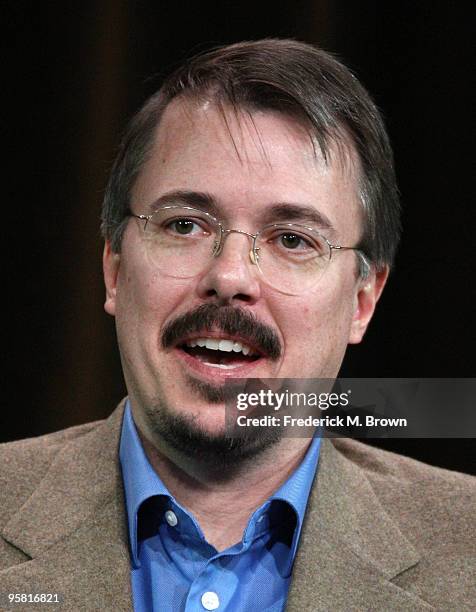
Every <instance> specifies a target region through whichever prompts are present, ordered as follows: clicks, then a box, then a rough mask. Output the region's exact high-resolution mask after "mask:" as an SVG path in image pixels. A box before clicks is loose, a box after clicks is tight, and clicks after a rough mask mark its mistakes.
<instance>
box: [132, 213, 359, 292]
mask: <svg viewBox="0 0 476 612" xmlns="http://www.w3.org/2000/svg"><path fill="white" fill-rule="evenodd" d="M172 208H180V209H181V210H192V211H195V212H198V213H200V214H202V215H206V216H207V217H210V219H212V220H213V221H214V222H215V223H216V224H217V225H218V227H219V228H220V239H219V240H215V244H214V247H213V251H212V256H213V257H218V256H219V255H220V253H221V251H222V250H223V246H224V243H225V236H228V235H230V234H243V235H244V236H248V237H249V238H252V245H251V251H250V260H251V263H252V264H254V265H256V266H258V268H259V253H258V251H259V250H260V247H258V246H256V241H257V240H258V238H259V236H260V235H261V234H262V233H263V232H264V230H266V229H268V228H269V227H273V226H276V227H283V226H284V227H286V226H290V227H291V228H292V227H302V228H303V229H306V230H309V231H311V232H313V233H315V234H317V235H318V236H319V237H320V238H322V239H323V240H325V242H326V243H327V246H328V247H329V263H330V262H331V259H332V251H355V252H356V254H357V255H358V256H359V260H360V266H359V267H360V277H361V278H362V279H364V280H365V279H366V278H367V277H368V276H369V274H370V262H369V261H368V259H367V255H366V254H365V253H364V251H363V250H362V249H361V248H359V247H358V246H355V247H349V246H342V245H339V244H332V243H331V242H330V241H329V240H328V239H327V238H326V237H325V236H324V235H323V234H321V233H320V232H319V231H318V230H316V229H315V228H313V227H309V226H307V225H301V224H299V223H269V224H267V225H265V226H264V227H263V228H261V230H259V231H258V232H256V234H250V232H245V231H244V230H240V229H231V228H230V229H228V228H225V227H224V225H223V223H222V222H221V221H219V220H218V219H217V218H216V217H214V216H213V215H211V214H210V213H208V212H206V211H204V210H200V209H199V208H194V207H193V206H179V205H175V204H171V205H168V206H160V207H159V208H157V209H156V210H154V212H152V213H150V215H143V214H142V215H137V214H136V213H134V212H132V210H131V209H130V208H127V210H126V214H125V216H126V217H134V218H136V219H139V220H140V221H145V223H144V228H143V231H144V232H145V231H146V228H147V223H148V222H149V221H150V220H151V219H152V217H153V216H154V215H155V214H156V213H157V212H159V211H161V210H169V209H172ZM259 269H260V268H259Z"/></svg>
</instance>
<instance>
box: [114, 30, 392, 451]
mask: <svg viewBox="0 0 476 612" xmlns="http://www.w3.org/2000/svg"><path fill="white" fill-rule="evenodd" d="M187 207H188V208H187ZM157 209H159V212H158V213H156V212H155V211H156V210H157ZM190 209H193V210H190ZM152 215H154V216H153V217H152ZM141 216H143V217H148V218H146V219H140V218H137V217H141ZM291 223H292V224H293V225H292V226H291V225H288V224H291ZM283 225H284V228H286V231H284V229H283ZM102 227H103V231H104V235H105V238H106V248H105V257H104V268H105V279H106V289H107V299H106V310H107V311H108V312H109V313H110V314H113V315H114V316H116V323H117V330H118V339H119V345H120V350H121V357H122V362H123V368H124V374H125V378H126V384H127V386H128V390H129V394H130V397H131V403H132V406H133V410H134V416H135V419H136V422H137V423H138V425H139V428H140V429H141V431H142V433H143V434H144V435H145V436H146V437H147V438H148V439H149V440H150V441H151V442H152V443H153V444H155V445H156V446H158V447H160V445H161V444H164V443H165V444H168V445H169V446H172V447H175V450H176V451H178V452H179V451H180V448H182V449H183V446H184V445H185V442H186V440H192V438H193V436H195V437H194V438H193V442H192V445H194V446H195V448H199V449H200V452H206V449H207V448H212V447H213V445H215V448H216V449H217V451H218V449H221V451H223V449H224V448H225V446H226V445H227V444H229V441H226V440H223V438H222V437H221V435H220V434H221V432H222V430H223V422H224V419H223V414H224V413H223V405H222V402H223V392H222V390H223V382H224V381H225V380H226V379H227V378H229V377H235V378H236V377H249V378H279V377H283V378H292V377H309V378H312V377H334V376H335V375H336V374H337V372H338V370H339V367H340V364H341V362H342V359H343V355H344V352H345V348H346V346H347V344H348V343H355V342H359V341H360V340H361V338H362V336H363V334H364V333H365V329H366V327H367V324H368V322H369V321H370V318H371V316H372V314H373V311H374V307H375V304H376V301H377V299H378V297H379V295H380V292H381V290H382V288H383V286H384V283H385V280H386V277H387V273H388V268H389V266H390V265H391V263H392V260H393V257H394V253H395V249H396V246H397V243H398V236H399V206H398V197H397V189H396V185H395V179H394V172H393V166H392V153H391V149H390V146H389V143H388V139H387V136H386V133H385V129H384V127H383V123H382V120H381V118H380V115H379V113H378V111H377V109H376V108H375V106H374V104H373V103H372V101H371V100H370V98H369V96H368V94H367V93H366V92H365V90H364V89H363V88H362V86H361V85H360V84H359V83H358V82H357V80H356V79H355V77H353V75H352V74H351V73H350V72H349V71H348V70H347V69H346V68H345V67H343V66H342V65H341V64H340V63H339V62H337V61H336V60H335V59H334V58H333V57H331V56H330V55H328V54H326V53H324V52H322V51H320V50H317V49H315V48H313V47H310V46H308V45H305V44H302V43H297V42H294V41H279V40H265V41H257V42H251V43H241V44H237V45H232V46H230V47H225V48H223V49H219V50H216V51H213V52H211V53H208V54H205V55H202V56H199V57H197V58H194V59H192V60H191V61H190V62H188V63H187V64H186V65H185V66H183V67H182V68H180V69H179V70H178V71H176V72H175V73H174V74H173V75H172V76H171V77H169V79H168V80H167V81H166V82H165V83H164V85H163V86H162V88H161V89H160V90H159V92H158V93H157V94H155V95H154V96H153V97H152V98H151V99H150V100H149V101H148V102H147V103H146V104H145V106H144V107H143V108H142V110H141V111H140V112H139V113H138V114H137V115H136V117H135V118H134V119H133V121H132V122H131V125H130V127H129V129H128V131H127V133H126V135H125V138H124V141H123V144H122V146H121V150H120V153H119V156H118V158H117V160H116V162H115V164H114V167H113V171H112V175H111V179H110V182H109V185H108V190H107V193H106V197H105V203H104V209H103V226H102ZM229 229H232V230H240V231H239V232H236V231H234V232H231V233H230V232H227V230H229ZM301 230H302V231H301ZM321 236H322V237H321ZM314 237H316V238H314ZM185 245H186V246H185ZM326 245H327V246H326ZM330 245H333V246H332V247H331V246H330ZM336 246H347V247H355V248H356V249H357V251H353V250H339V249H337V248H334V247H336ZM324 251H325V253H324ZM362 254H363V255H362ZM324 260H325V261H327V262H328V263H327V265H326V266H325V273H322V274H321V271H322V270H323V266H322V262H323V261H324ZM271 262H273V263H271ZM367 264H370V272H368V270H367ZM314 281H316V282H314ZM220 340H224V341H225V344H223V345H221V346H222V348H223V349H224V350H218V351H217V350H215V345H214V344H213V341H216V342H220ZM204 341H205V342H206V345H205V346H200V344H203V343H204ZM210 342H211V344H210ZM231 343H233V344H231ZM230 349H231V350H230ZM248 351H250V353H248V354H247V355H245V354H244V353H247V352H248ZM255 446H256V448H257V449H258V450H259V448H258V447H259V443H256V445H255ZM240 452H242V454H243V455H246V453H247V452H248V454H250V453H251V452H254V451H253V449H251V450H250V449H248V450H247V449H241V450H240ZM237 453H238V450H237ZM190 454H193V452H192V450H190ZM230 454H231V453H229V455H230Z"/></svg>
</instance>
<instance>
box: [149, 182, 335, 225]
mask: <svg viewBox="0 0 476 612" xmlns="http://www.w3.org/2000/svg"><path fill="white" fill-rule="evenodd" d="M171 205H182V206H191V207H192V208H198V209H199V210H203V211H204V212H207V213H210V214H211V215H213V216H214V217H216V218H218V219H219V218H220V217H221V209H220V206H219V204H218V202H217V200H216V198H215V197H214V196H212V195H211V194H210V193H207V192H204V191H187V190H182V189H179V190H175V191H169V192H167V193H165V194H164V195H162V196H161V197H160V198H158V199H157V200H154V202H152V203H151V204H150V205H149V209H150V212H151V213H152V212H155V211H156V210H157V209H158V208H161V207H162V206H171ZM283 222H289V223H292V222H295V223H296V222H299V223H309V224H310V225H312V226H315V227H318V228H319V229H324V230H328V231H329V232H332V233H335V228H334V226H333V225H332V223H331V221H330V219H329V218H328V217H327V216H326V215H325V214H324V213H322V212H320V211H319V210H317V208H315V207H314V206H310V205H307V204H297V203H294V202H275V203H273V204H271V205H269V206H268V207H267V208H266V210H265V211H264V213H263V215H262V218H261V223H262V224H263V225H270V224H271V223H283Z"/></svg>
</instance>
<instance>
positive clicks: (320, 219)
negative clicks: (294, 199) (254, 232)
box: [264, 202, 335, 232]
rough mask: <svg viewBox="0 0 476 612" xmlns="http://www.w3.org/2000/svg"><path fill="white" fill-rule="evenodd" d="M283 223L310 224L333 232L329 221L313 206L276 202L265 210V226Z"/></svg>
mask: <svg viewBox="0 0 476 612" xmlns="http://www.w3.org/2000/svg"><path fill="white" fill-rule="evenodd" d="M283 221H289V222H301V223H310V224H311V225H313V226H317V227H319V229H324V230H328V231H330V232H335V229H334V226H333V225H332V223H331V221H330V219H329V218H328V217H327V216H326V215H325V214H324V213H321V212H320V211H319V210H317V208H314V206H309V205H306V204H295V203H291V202H277V203H275V204H272V205H271V206H270V207H269V208H267V209H266V212H265V214H264V222H265V225H268V224H269V223H279V222H283Z"/></svg>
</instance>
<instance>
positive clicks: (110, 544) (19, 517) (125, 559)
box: [0, 404, 132, 611]
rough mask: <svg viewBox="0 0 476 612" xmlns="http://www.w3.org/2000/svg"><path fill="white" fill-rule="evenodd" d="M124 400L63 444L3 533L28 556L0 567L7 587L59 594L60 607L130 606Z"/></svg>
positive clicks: (0, 579)
mask: <svg viewBox="0 0 476 612" xmlns="http://www.w3.org/2000/svg"><path fill="white" fill-rule="evenodd" d="M122 416H123V404H122V405H120V406H119V408H118V409H117V410H116V411H115V412H114V413H113V414H112V415H111V417H110V418H109V419H107V420H106V421H104V422H103V423H101V424H99V425H98V426H97V427H96V428H95V429H94V430H93V431H91V432H89V433H87V434H85V435H83V436H81V437H79V438H77V439H75V440H73V441H72V442H70V443H69V444H67V445H66V446H65V448H64V449H63V450H62V451H61V452H60V453H59V455H58V456H57V457H56V459H55V460H54V462H53V463H52V465H51V467H50V469H49V471H48V473H47V474H46V476H45V478H44V479H43V480H42V482H41V483H40V486H39V487H38V488H37V489H36V490H35V492H34V493H33V495H32V496H31V497H30V498H29V500H28V501H27V502H26V503H25V504H24V505H23V507H22V508H21V509H20V511H19V512H18V513H17V514H16V515H15V516H14V517H13V518H12V519H11V520H10V522H9V523H8V524H7V525H6V527H5V529H4V531H3V534H2V535H3V537H4V538H5V539H6V540H7V541H8V542H10V543H11V544H13V545H14V546H16V547H17V548H19V549H20V550H22V551H23V552H25V553H26V554H27V555H29V556H30V557H31V561H27V562H25V563H21V564H19V565H16V566H13V567H10V568H9V569H7V570H5V571H3V572H0V583H1V584H2V589H3V590H4V591H8V590H10V591H11V592H12V591H13V592H26V593H58V594H59V595H60V596H61V597H62V598H63V600H64V604H63V607H62V608H61V609H62V610H63V609H64V610H71V611H72V610H75V611H77V610H99V609H111V610H131V609H132V599H131V587H130V569H129V568H130V565H129V551H128V538H127V527H126V518H125V506H124V494H123V487H122V478H121V474H120V468H119V465H118V446H119V436H120V428H121V423H122Z"/></svg>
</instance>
